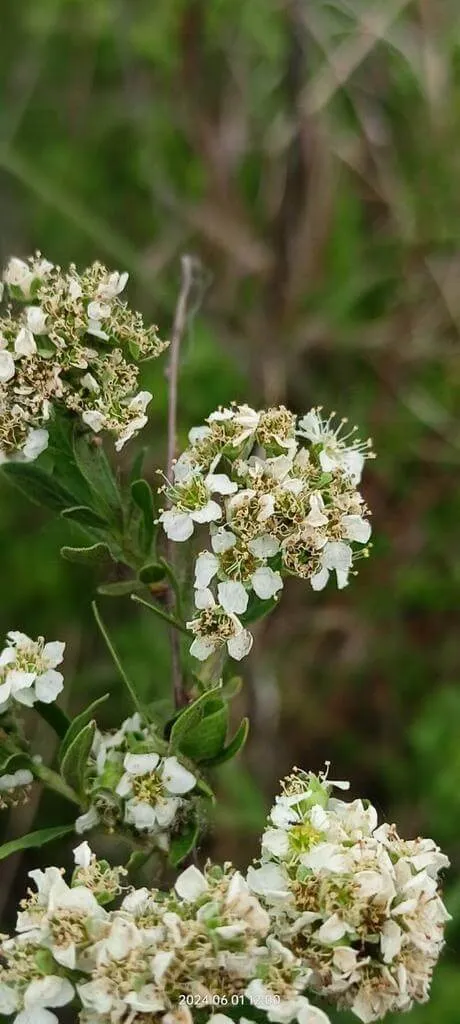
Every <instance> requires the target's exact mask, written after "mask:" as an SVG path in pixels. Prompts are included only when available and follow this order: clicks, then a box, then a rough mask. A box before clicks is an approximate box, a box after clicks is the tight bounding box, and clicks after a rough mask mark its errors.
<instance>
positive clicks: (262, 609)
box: [241, 591, 278, 626]
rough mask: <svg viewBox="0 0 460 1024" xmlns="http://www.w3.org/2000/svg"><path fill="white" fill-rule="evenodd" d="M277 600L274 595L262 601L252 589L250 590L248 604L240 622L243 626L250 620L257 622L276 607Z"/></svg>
mask: <svg viewBox="0 0 460 1024" xmlns="http://www.w3.org/2000/svg"><path fill="white" fill-rule="evenodd" d="M277 604H278V601H277V600H276V598H275V597H271V598H270V599H269V600H268V601H263V600H262V599H261V598H260V597H257V594H255V593H254V591H251V596H250V598H249V604H248V607H247V610H246V611H245V613H244V615H241V622H242V623H243V625H244V626H248V625H249V624H250V623H251V622H257V621H258V620H259V619H263V618H265V616H266V615H269V614H270V612H272V611H273V609H274V608H276V606H277Z"/></svg>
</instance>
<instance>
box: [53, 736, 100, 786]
mask: <svg viewBox="0 0 460 1024" xmlns="http://www.w3.org/2000/svg"><path fill="white" fill-rule="evenodd" d="M95 732H96V722H95V721H94V720H93V721H91V722H88V724H87V725H85V726H84V727H83V729H81V730H80V732H78V733H77V735H76V736H75V737H74V739H73V740H71V742H70V743H69V744H68V746H67V747H66V750H65V753H64V755H63V757H62V760H61V773H62V776H63V778H64V779H65V781H66V782H67V784H68V785H69V786H71V787H72V789H74V790H75V792H76V793H79V794H80V793H81V792H82V791H83V788H84V781H85V770H86V767H87V764H88V758H89V755H90V751H91V747H92V745H93V740H94V733H95Z"/></svg>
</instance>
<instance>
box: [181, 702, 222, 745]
mask: <svg viewBox="0 0 460 1024" xmlns="http://www.w3.org/2000/svg"><path fill="white" fill-rule="evenodd" d="M217 692H218V691H217V690H214V691H213V690H209V691H208V692H207V693H202V694H201V696H200V697H198V698H197V700H194V701H193V703H192V704H188V705H187V707H186V708H184V710H183V711H181V712H180V713H179V714H178V715H177V716H176V718H175V720H174V722H173V724H172V727H171V730H170V733H169V738H170V742H171V746H172V747H175V748H177V749H179V744H180V741H181V739H182V738H183V737H184V736H185V735H186V733H187V732H188V730H189V729H193V728H194V726H195V725H197V724H198V722H201V720H202V718H204V714H205V707H206V703H207V701H208V700H209V699H210V698H212V696H213V694H215V693H217Z"/></svg>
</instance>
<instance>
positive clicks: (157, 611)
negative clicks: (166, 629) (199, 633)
mask: <svg viewBox="0 0 460 1024" xmlns="http://www.w3.org/2000/svg"><path fill="white" fill-rule="evenodd" d="M131 601H134V602H135V603H136V604H142V605H143V606H144V608H148V609H149V611H151V612H153V613H154V615H158V617H159V618H160V619H163V622H167V623H168V625H169V626H171V628H172V629H173V630H179V633H185V634H186V636H190V632H189V630H188V629H187V627H186V626H184V624H183V623H182V622H180V621H179V619H176V617H175V616H174V615H168V613H167V612H164V611H163V609H162V608H160V606H159V605H158V604H151V602H150V601H144V598H143V597H139V595H138V594H131Z"/></svg>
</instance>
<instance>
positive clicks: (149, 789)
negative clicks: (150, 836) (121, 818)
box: [116, 753, 196, 831]
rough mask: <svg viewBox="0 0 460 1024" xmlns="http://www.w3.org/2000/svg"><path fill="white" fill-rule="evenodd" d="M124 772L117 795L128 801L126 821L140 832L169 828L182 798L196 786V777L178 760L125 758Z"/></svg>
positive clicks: (144, 756) (156, 756) (141, 756)
mask: <svg viewBox="0 0 460 1024" xmlns="http://www.w3.org/2000/svg"><path fill="white" fill-rule="evenodd" d="M124 769H125V771H124V774H123V775H122V777H121V779H120V781H119V783H118V785H117V788H116V792H117V793H118V795H119V796H121V797H123V798H124V799H125V800H126V804H125V819H126V821H127V822H128V824H131V825H134V826H135V828H136V829H138V831H143V830H147V831H154V830H155V829H164V828H167V827H169V826H170V825H171V824H172V822H173V821H174V818H175V817H176V815H177V812H178V809H179V807H180V805H181V801H180V797H181V796H183V794H184V793H188V792H190V790H192V789H194V787H195V785H196V777H195V775H193V774H192V772H190V771H189V770H188V769H187V768H185V766H184V765H183V764H181V763H180V761H178V759H177V757H164V758H160V755H159V754H156V753H151V754H126V756H125V759H124Z"/></svg>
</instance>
